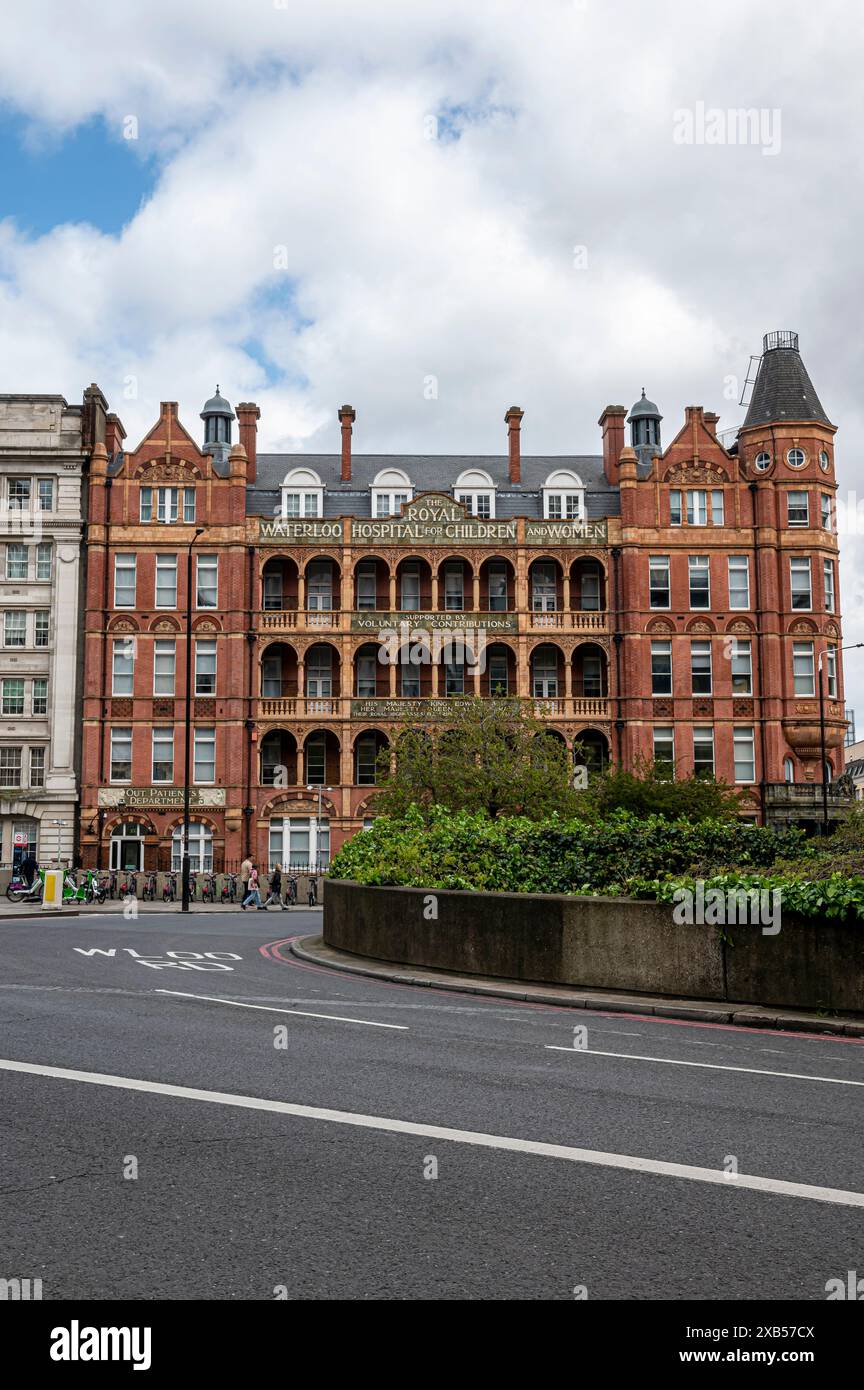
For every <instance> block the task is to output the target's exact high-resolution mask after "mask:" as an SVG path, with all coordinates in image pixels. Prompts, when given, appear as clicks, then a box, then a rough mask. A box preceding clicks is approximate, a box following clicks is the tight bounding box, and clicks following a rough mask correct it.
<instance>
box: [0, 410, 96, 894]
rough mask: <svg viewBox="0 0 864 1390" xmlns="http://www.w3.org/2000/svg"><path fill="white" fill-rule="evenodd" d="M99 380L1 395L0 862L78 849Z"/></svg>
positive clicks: (69, 855) (67, 858)
mask: <svg viewBox="0 0 864 1390" xmlns="http://www.w3.org/2000/svg"><path fill="white" fill-rule="evenodd" d="M104 420H105V403H104V399H103V397H102V394H101V392H100V391H99V390H98V388H97V387H90V388H89V389H88V390H87V391H85V393H84V400H83V403H82V404H81V405H68V404H67V403H66V401H65V400H64V399H63V397H62V396H53V395H50V396H49V395H0V530H2V535H0V864H2V866H3V867H4V868H8V867H9V866H10V865H12V864H13V863H14V862H16V861H17V860H18V859H19V858H20V857H22V855H23V854H25V853H26V852H27V850H28V849H29V850H32V851H33V852H34V853H35V854H36V855H37V857H38V859H39V862H40V863H42V864H48V863H52V862H57V861H60V862H64V863H65V862H71V861H72V860H73V858H74V855H75V852H76V822H77V816H78V778H77V771H76V769H77V765H78V758H79V751H80V749H79V739H80V724H81V721H80V698H81V669H82V664H83V654H82V652H81V650H80V639H79V633H80V613H81V594H82V580H83V574H82V567H83V563H84V557H83V540H84V528H85V521H84V518H85V505H86V496H85V486H86V470H87V461H88V458H89V452H90V447H91V444H92V442H93V438H94V433H95V434H96V436H97V437H101V438H104Z"/></svg>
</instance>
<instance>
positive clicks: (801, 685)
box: [792, 642, 816, 699]
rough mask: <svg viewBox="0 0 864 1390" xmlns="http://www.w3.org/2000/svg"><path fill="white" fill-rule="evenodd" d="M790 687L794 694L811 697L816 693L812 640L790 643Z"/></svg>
mask: <svg viewBox="0 0 864 1390" xmlns="http://www.w3.org/2000/svg"><path fill="white" fill-rule="evenodd" d="M792 687H793V691H794V693H795V694H796V695H799V696H803V697H804V698H805V699H812V698H813V696H814V695H815V694H816V657H815V654H814V644H813V643H812V642H793V643H792Z"/></svg>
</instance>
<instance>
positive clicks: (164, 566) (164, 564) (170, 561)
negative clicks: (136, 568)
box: [153, 551, 178, 611]
mask: <svg viewBox="0 0 864 1390" xmlns="http://www.w3.org/2000/svg"><path fill="white" fill-rule="evenodd" d="M172 570H173V572H174V584H173V595H174V598H173V602H171V603H160V601H159V591H160V588H161V589H162V592H163V595H164V593H165V589H166V584H165V581H164V575H165V574H166V573H167V574H168V576H169V579H170V576H171V571H172ZM177 571H178V559H177V555H176V554H173V553H171V552H169V551H162V552H157V555H156V576H155V586H156V587H155V592H154V595H153V598H154V607H156V608H159V609H162V610H165V611H168V610H170V609H174V608H176V607H177ZM160 572H161V574H160ZM160 577H161V579H162V582H161V585H160ZM167 589H168V592H169V593H171V592H172V586H171V585H170V583H169V584H168V585H167Z"/></svg>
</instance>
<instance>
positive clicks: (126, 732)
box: [109, 729, 132, 782]
mask: <svg viewBox="0 0 864 1390" xmlns="http://www.w3.org/2000/svg"><path fill="white" fill-rule="evenodd" d="M109 739H110V749H111V751H110V768H109V770H110V776H111V781H112V782H131V780H132V730H131V729H112V730H111V733H110V736H109Z"/></svg>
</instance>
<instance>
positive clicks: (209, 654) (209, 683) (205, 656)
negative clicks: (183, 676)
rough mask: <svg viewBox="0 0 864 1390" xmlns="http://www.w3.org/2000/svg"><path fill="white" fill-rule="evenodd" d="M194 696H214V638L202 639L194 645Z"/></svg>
mask: <svg viewBox="0 0 864 1390" xmlns="http://www.w3.org/2000/svg"><path fill="white" fill-rule="evenodd" d="M195 694H196V695H215V694H216V639H215V637H202V638H199V640H198V641H197V642H196V643H195Z"/></svg>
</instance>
